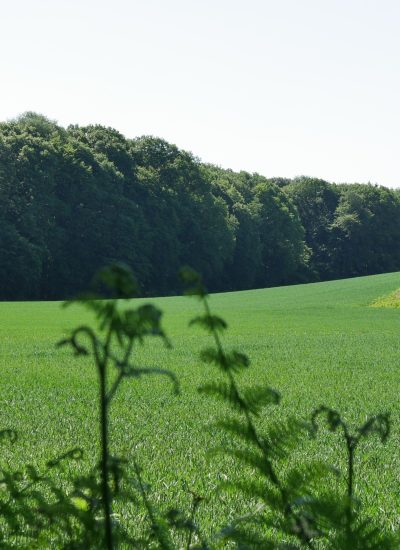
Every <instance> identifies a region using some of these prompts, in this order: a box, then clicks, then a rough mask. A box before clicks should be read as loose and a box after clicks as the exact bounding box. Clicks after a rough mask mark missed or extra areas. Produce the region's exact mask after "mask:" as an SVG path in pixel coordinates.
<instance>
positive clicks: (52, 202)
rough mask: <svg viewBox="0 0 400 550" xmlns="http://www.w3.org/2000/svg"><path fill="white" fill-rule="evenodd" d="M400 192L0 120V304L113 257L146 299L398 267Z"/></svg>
mask: <svg viewBox="0 0 400 550" xmlns="http://www.w3.org/2000/svg"><path fill="white" fill-rule="evenodd" d="M399 240H400V194H399V192H398V191H395V190H390V189H387V188H384V187H379V186H376V185H371V184H352V185H343V184H342V185H335V184H330V183H328V182H326V181H323V180H320V179H315V178H308V177H300V178H295V179H294V180H290V179H288V178H272V179H267V178H264V177H263V176H261V175H259V174H250V173H247V172H239V173H236V172H233V171H232V170H225V169H222V168H219V167H217V166H213V165H208V164H203V163H201V162H200V161H199V160H198V159H197V158H196V157H194V156H193V155H192V154H191V153H189V152H187V151H183V150H180V149H178V148H177V147H176V146H175V145H172V144H170V143H168V142H166V141H165V140H162V139H159V138H155V137H151V136H144V137H139V138H136V139H126V138H125V137H124V136H123V135H122V134H120V133H119V132H118V131H117V130H114V129H112V128H105V127H103V126H99V125H93V126H86V127H79V126H70V127H68V128H67V129H64V128H62V127H60V126H58V125H57V124H56V123H55V122H53V121H51V120H48V119H47V118H46V117H44V116H42V115H38V114H36V113H26V114H24V115H22V116H21V117H19V118H17V119H15V120H13V121H10V122H6V123H2V124H0V299H3V300H4V299H6V300H15V299H59V298H60V299H61V298H67V297H69V296H71V295H73V294H76V293H78V292H80V291H82V290H83V289H85V288H87V286H88V285H89V282H90V279H91V277H92V275H93V273H94V272H95V271H96V270H98V269H99V268H100V267H102V266H104V265H106V264H109V263H111V262H115V261H119V262H124V263H126V264H128V265H129V266H130V267H131V268H132V269H133V270H134V272H135V273H136V276H137V278H138V281H139V284H140V286H141V289H142V292H143V293H144V294H173V293H176V292H179V284H178V278H177V273H178V271H179V269H180V267H181V266H182V265H190V266H192V267H193V268H194V269H196V270H197V271H200V272H201V273H202V274H203V276H204V280H205V281H206V284H207V286H208V287H209V289H210V290H236V289H248V288H253V287H256V286H259V287H261V286H272V285H280V284H290V283H296V282H300V281H301V282H305V281H313V280H323V279H327V278H337V277H347V276H355V275H366V274H372V273H380V272H385V271H395V270H399V269H400V246H399Z"/></svg>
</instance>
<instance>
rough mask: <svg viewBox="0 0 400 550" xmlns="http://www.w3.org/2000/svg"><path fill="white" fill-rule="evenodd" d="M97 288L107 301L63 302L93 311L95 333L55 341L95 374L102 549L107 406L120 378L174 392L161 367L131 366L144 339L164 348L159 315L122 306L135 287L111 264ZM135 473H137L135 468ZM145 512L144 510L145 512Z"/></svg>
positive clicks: (107, 513)
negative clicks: (160, 383)
mask: <svg viewBox="0 0 400 550" xmlns="http://www.w3.org/2000/svg"><path fill="white" fill-rule="evenodd" d="M96 282H97V284H99V285H100V286H101V287H105V289H106V291H107V293H108V296H109V299H107V300H104V294H99V293H97V294H96V293H93V294H90V295H84V296H82V297H80V298H79V299H77V300H73V301H72V302H67V305H68V304H71V303H76V302H78V303H79V304H81V305H83V306H84V307H86V308H88V309H89V310H90V311H92V312H94V314H95V316H96V318H97V321H98V327H97V328H98V331H97V332H96V331H95V330H94V329H93V328H91V327H90V326H87V325H82V326H80V327H77V328H76V329H74V330H73V332H72V334H71V336H70V337H69V338H67V339H65V340H63V341H61V342H60V345H66V344H69V345H71V346H72V348H73V350H74V352H75V354H76V355H88V354H89V353H90V354H91V355H92V356H93V359H94V361H95V365H96V368H97V372H98V374H99V401H100V419H99V420H100V440H101V459H100V471H101V493H102V507H103V512H104V530H105V547H106V548H107V549H109V550H111V549H112V548H113V547H114V542H113V528H112V519H111V516H112V492H111V490H110V476H111V474H112V470H113V465H114V466H115V465H117V464H118V459H116V458H115V457H113V456H112V455H111V454H110V449H109V447H110V442H109V428H108V424H109V407H110V404H111V401H112V399H113V397H114V395H115V393H116V391H117V390H118V387H119V386H120V384H121V382H122V381H123V380H124V379H125V378H140V377H141V376H143V375H148V374H162V375H165V376H167V377H169V378H170V379H171V380H172V382H173V384H174V389H175V391H176V392H178V391H179V385H178V381H177V379H176V377H175V375H174V374H173V373H172V372H171V371H169V370H166V369H161V368H154V367H141V366H137V365H135V364H134V363H133V362H132V354H133V351H134V346H135V344H137V343H139V344H140V343H143V341H144V339H145V338H147V337H150V336H152V337H154V336H155V337H159V338H161V339H162V340H163V341H164V343H165V344H166V345H167V346H170V343H169V341H168V339H167V337H166V335H165V333H164V331H163V329H162V327H161V317H162V312H161V311H160V310H159V309H158V308H156V307H155V306H153V305H151V304H145V305H140V306H138V307H137V308H131V307H129V308H127V307H126V306H125V304H124V301H126V300H129V299H132V298H134V297H136V296H137V286H136V283H135V281H134V279H133V277H132V274H131V272H130V271H129V270H128V269H127V268H125V267H124V266H122V265H113V266H111V267H109V268H105V269H103V270H102V271H100V272H99V274H98V275H97V278H96ZM111 367H114V370H115V378H114V380H113V382H112V383H111V385H107V382H108V380H109V373H108V371H109V369H110V368H111ZM136 471H137V473H138V469H136ZM148 511H149V513H150V510H148Z"/></svg>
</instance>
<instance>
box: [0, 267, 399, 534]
mask: <svg viewBox="0 0 400 550" xmlns="http://www.w3.org/2000/svg"><path fill="white" fill-rule="evenodd" d="M399 287H400V273H392V274H385V275H377V276H370V277H364V278H356V279H348V280H343V281H333V282H326V283H316V284H308V285H299V286H292V287H283V288H272V289H266V290H254V291H245V292H236V293H226V294H217V295H213V296H212V298H211V306H212V309H213V311H214V312H216V313H218V314H220V315H221V316H222V317H224V318H225V319H226V320H227V321H228V324H229V330H228V332H227V336H226V338H225V343H226V345H227V346H232V345H233V346H235V347H237V348H239V349H240V350H242V351H245V352H246V353H247V354H248V355H249V356H250V358H251V360H252V367H251V369H250V370H249V371H247V372H246V374H245V379H244V380H243V383H244V382H245V383H258V382H259V383H267V384H269V385H271V386H272V387H274V388H276V389H277V390H279V391H280V392H281V394H282V396H283V400H282V404H281V405H280V406H279V407H274V408H270V409H266V411H265V414H264V416H263V417H262V418H261V419H260V424H261V425H262V424H265V425H268V422H269V420H270V418H274V419H276V418H279V417H286V416H288V415H290V414H295V415H296V416H299V417H307V416H309V415H310V413H311V412H312V410H313V409H314V408H315V407H317V406H318V405H320V404H325V405H328V406H330V407H333V408H336V409H338V410H339V411H341V413H342V414H343V415H344V417H345V418H346V419H347V420H348V421H351V422H354V424H355V425H358V424H360V423H362V422H363V421H364V420H365V419H366V416H367V415H368V414H373V413H378V412H384V411H390V413H391V416H392V422H393V428H392V433H391V436H390V439H389V441H388V443H387V444H386V445H385V446H384V447H382V446H381V445H380V443H378V441H377V440H375V439H370V440H368V442H367V443H366V444H365V446H364V453H363V458H362V461H360V460H357V469H358V476H357V479H356V491H357V492H359V493H362V494H363V495H364V502H365V506H366V510H367V512H369V513H370V514H371V515H373V516H375V517H379V522H380V524H381V525H383V526H384V527H385V528H386V529H398V528H399V527H400V525H399V523H400V519H399V501H398V493H399V490H398V489H399V479H400V456H399V451H398V449H399V443H400V404H399V389H400V383H399V367H400V341H399V332H400V331H399V329H400V314H399V310H398V309H391V308H381V309H380V308H372V307H369V304H370V303H371V302H372V301H373V300H375V299H376V298H378V297H380V296H382V295H385V294H388V293H390V292H393V291H394V290H395V289H397V288H399ZM154 302H155V303H157V305H159V306H160V307H161V308H162V309H163V310H164V311H165V319H164V326H165V329H166V331H167V333H168V335H169V336H170V338H171V340H172V343H173V349H172V350H167V349H165V348H164V347H163V346H162V345H159V344H153V343H152V345H151V346H149V347H145V348H143V349H140V350H139V351H138V355H137V359H138V361H139V360H140V361H141V362H142V363H143V364H146V365H149V366H150V365H158V366H163V367H167V368H170V369H171V370H173V371H174V372H175V373H176V374H177V375H178V377H179V379H180V382H181V386H182V394H181V396H179V397H176V396H174V395H173V394H172V392H171V388H170V385H169V382H168V381H166V380H164V379H161V378H155V377H152V378H148V379H143V380H142V381H127V382H126V383H124V386H123V387H122V389H121V391H120V393H119V394H118V396H117V397H116V400H115V402H114V403H113V408H112V442H113V449H112V450H113V451H114V452H115V453H118V454H125V455H127V456H129V454H130V453H132V452H136V455H137V458H138V460H139V462H140V463H141V465H142V466H143V469H144V472H145V478H146V480H147V481H148V482H149V483H150V484H151V485H152V487H153V492H152V494H153V498H154V500H155V501H156V502H158V503H160V504H163V503H168V502H170V501H174V502H175V505H176V504H178V505H180V506H182V507H187V506H188V504H189V497H188V495H187V490H186V488H187V487H188V488H192V489H196V490H197V491H198V492H200V493H201V494H203V495H204V496H206V497H207V498H208V499H209V500H208V503H207V506H204V507H203V509H202V510H200V518H201V522H202V524H203V526H205V528H206V529H208V528H211V526H214V527H216V526H218V525H219V524H221V522H222V521H223V518H224V517H225V518H226V517H228V516H229V515H231V514H233V513H235V512H236V511H237V510H238V509H240V508H241V507H242V506H243V503H242V502H241V501H240V499H239V498H235V497H234V496H230V497H229V498H228V497H227V496H224V495H217V494H216V488H217V486H218V483H219V482H220V481H221V480H225V479H230V478H232V477H234V476H236V475H237V472H236V470H235V468H234V466H233V464H232V463H231V462H230V461H229V459H227V458H212V459H210V458H209V456H208V455H207V449H210V448H212V447H214V446H215V445H217V444H221V443H222V444H223V445H229V441H228V438H227V436H226V435H221V434H220V433H219V432H216V431H215V430H213V429H205V427H206V426H207V425H208V424H210V422H212V421H213V420H214V419H216V418H218V416H219V415H220V414H221V413H223V407H222V406H221V404H220V403H217V402H214V401H212V400H210V399H209V398H207V397H204V396H201V395H199V394H198V393H197V391H196V388H197V386H198V385H200V384H201V383H202V382H204V381H205V380H207V379H209V378H210V377H214V370H213V369H212V367H206V366H204V365H203V364H202V363H201V362H200V361H199V359H198V352H199V350H200V349H201V347H202V346H204V345H206V344H207V343H208V338H207V337H206V336H205V335H204V334H203V333H201V332H199V331H198V330H197V329H193V328H191V329H189V328H188V327H187V324H188V321H189V319H190V318H191V317H193V316H194V315H195V314H196V312H197V309H198V304H197V302H196V301H195V300H193V299H190V298H184V297H176V298H160V299H157V300H154ZM85 320H88V317H87V314H86V313H85V312H82V311H81V310H80V309H77V308H75V307H73V308H72V307H71V308H69V309H66V310H65V309H62V308H61V307H60V304H59V303H55V302H47V303H44V302H42V303H1V304H0V332H1V340H0V341H1V347H0V363H1V385H0V404H1V406H0V427H2V428H3V427H4V428H6V427H7V428H14V429H16V430H17V431H18V433H19V439H18V441H17V442H16V443H15V444H14V445H5V446H3V448H2V461H3V463H4V462H5V463H6V464H9V465H10V466H11V467H19V466H21V465H23V464H25V463H27V462H32V463H34V464H37V465H39V466H41V465H44V464H45V462H46V461H47V460H48V459H50V458H52V457H54V456H55V455H57V454H59V453H61V452H64V451H66V450H68V449H69V448H71V447H74V446H80V447H82V448H83V449H84V450H85V456H86V459H85V461H84V462H83V463H82V464H80V465H79V468H81V469H82V470H85V469H87V468H88V467H89V465H93V464H94V462H95V459H96V453H97V450H98V449H97V448H96V446H94V444H93V441H95V440H96V439H97V435H98V434H97V429H98V428H97V424H96V415H97V401H96V397H97V378H96V373H95V371H94V367H93V366H92V365H91V363H90V360H89V359H76V358H74V357H72V355H71V352H70V350H67V349H65V350H64V349H61V350H60V349H56V347H55V343H56V342H57V340H59V339H60V338H61V337H62V336H63V335H65V334H66V331H67V330H68V329H69V328H71V327H73V326H76V325H77V324H78V323H81V322H82V321H85ZM316 457H320V458H321V459H323V460H326V461H327V462H329V463H332V464H333V465H336V466H338V467H339V468H340V467H342V466H343V458H344V453H343V449H342V446H341V445H340V444H339V440H338V438H337V437H336V436H335V435H332V434H329V433H327V432H323V434H321V435H320V436H319V438H318V439H317V440H316V441H308V440H307V441H304V443H303V444H302V445H301V447H300V448H299V449H298V450H297V451H296V454H295V455H294V456H293V459H292V460H293V462H296V461H299V460H304V459H306V458H310V459H312V458H316ZM241 511H242V512H243V509H242V510H241ZM130 513H133V512H130V511H129V509H127V510H126V511H125V512H124V514H127V515H129V514H130ZM127 519H128V520H129V518H127Z"/></svg>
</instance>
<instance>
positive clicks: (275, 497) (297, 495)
mask: <svg viewBox="0 0 400 550" xmlns="http://www.w3.org/2000/svg"><path fill="white" fill-rule="evenodd" d="M182 279H183V281H184V282H185V284H186V286H187V290H186V294H188V295H194V296H197V297H198V298H199V299H200V301H201V303H202V305H203V309H204V313H203V314H202V315H200V316H197V317H195V318H194V319H193V320H192V321H191V323H190V324H191V325H197V326H200V327H201V328H202V329H204V330H205V331H207V332H208V333H209V334H210V335H211V337H212V339H213V341H214V346H213V347H209V348H205V349H203V350H202V352H201V359H202V361H203V362H204V363H207V364H212V365H214V366H216V367H217V368H218V370H219V371H220V373H222V376H223V379H222V381H219V382H210V383H207V384H204V385H202V386H201V387H200V388H199V391H200V392H201V393H204V394H206V395H209V396H212V397H214V398H218V399H221V400H222V401H223V402H225V403H226V404H227V405H228V407H229V408H230V410H231V411H232V413H231V415H230V416H229V417H228V418H226V417H225V418H224V419H222V420H220V421H218V422H217V426H218V427H219V428H220V429H222V430H224V431H225V432H228V433H229V434H230V435H231V436H232V437H233V440H236V441H238V442H240V445H236V446H234V445H233V446H232V448H230V449H219V450H218V452H222V453H225V454H227V455H229V456H230V457H233V458H234V460H236V461H237V462H238V463H239V464H240V466H241V467H242V469H241V470H240V471H241V472H248V474H247V475H246V474H245V473H242V476H241V477H242V479H241V480H240V481H236V482H232V483H231V487H230V488H231V489H233V490H234V491H236V492H241V493H242V494H243V495H244V497H245V498H247V499H248V501H249V502H251V501H254V499H255V498H257V499H258V500H259V502H260V503H261V506H257V507H256V508H255V510H253V511H251V510H250V512H249V513H246V514H244V515H243V516H242V517H240V518H237V519H236V520H234V521H232V522H231V523H230V524H229V525H228V526H227V527H225V528H224V529H223V530H222V531H220V533H219V534H218V537H217V538H219V539H222V540H226V541H229V540H230V541H233V542H234V543H235V544H236V545H237V547H238V548H297V547H299V546H300V547H308V548H321V547H322V548H332V549H333V548H343V549H349V550H350V549H354V548H358V549H360V550H361V549H366V548H369V549H376V550H378V548H381V549H383V548H387V549H391V548H394V547H395V545H396V544H398V542H399V541H398V538H397V537H395V536H393V537H392V536H390V535H386V534H382V533H381V531H380V530H379V529H378V528H376V527H374V526H373V525H372V524H371V522H370V521H367V520H366V519H365V518H364V519H363V517H362V514H361V509H360V506H359V505H357V506H356V501H355V497H354V476H355V468H354V456H355V451H356V449H357V448H358V447H359V444H360V442H361V440H363V439H365V438H367V437H368V436H370V435H373V434H377V435H378V436H379V438H380V439H381V441H382V442H383V443H384V442H385V441H386V439H387V437H388V435H389V418H388V415H386V414H383V415H377V416H374V417H371V418H370V419H368V420H367V421H366V422H365V424H364V425H363V426H361V427H360V428H359V429H358V430H357V431H356V433H355V434H351V433H350V429H349V427H348V426H347V424H346V423H345V422H344V421H343V420H342V418H341V417H340V415H339V414H338V413H337V412H336V411H333V410H331V409H329V408H327V407H324V406H322V407H319V408H318V409H316V410H315V411H314V413H313V414H312V418H311V423H305V422H301V421H298V420H296V419H293V418H290V419H288V421H286V422H278V423H272V422H271V423H270V427H269V428H268V430H267V431H266V432H262V431H261V430H260V429H259V428H258V426H257V418H258V417H259V416H260V415H261V413H262V412H263V410H264V408H265V407H266V406H270V405H277V404H279V401H280V396H279V394H278V393H277V392H276V391H275V390H274V389H272V388H270V387H269V386H267V385H265V386H260V385H257V386H256V387H253V388H245V389H243V388H241V387H240V385H239V383H238V379H237V374H238V373H239V372H241V371H243V370H246V369H247V368H248V367H249V365H250V361H249V359H248V357H247V356H246V355H245V354H243V353H241V352H238V351H235V350H233V351H226V350H225V348H224V346H223V343H222V338H221V336H222V334H223V333H224V331H225V330H226V329H227V324H226V322H225V321H224V320H223V319H222V318H220V317H218V316H216V315H214V314H213V313H212V312H211V309H210V305H209V297H208V294H207V291H206V289H205V287H204V285H203V283H202V281H201V278H200V277H199V275H198V274H197V273H195V272H194V271H192V270H190V269H185V270H183V271H182ZM320 416H325V417H326V419H327V423H328V427H329V429H330V430H331V431H337V430H338V429H339V428H340V429H341V430H342V433H343V437H344V441H345V443H346V449H347V455H348V462H347V474H346V476H345V477H346V480H347V492H346V494H345V495H344V496H342V495H340V494H339V495H338V494H334V493H332V492H331V491H329V490H328V489H327V487H328V486H329V480H328V476H332V475H335V476H337V475H339V474H338V472H335V470H334V469H333V468H331V467H329V466H327V465H325V464H323V463H320V462H314V463H311V464H309V463H307V464H303V465H301V466H300V467H297V468H293V469H289V471H288V472H286V473H285V474H284V475H283V474H282V469H280V468H279V463H280V462H281V461H282V459H285V460H286V461H287V460H288V457H289V453H290V451H291V450H292V449H293V448H294V447H295V445H296V443H297V442H298V441H299V439H300V438H304V437H305V436H306V435H315V434H316V432H317V429H318V425H317V419H318V418H319V417H320ZM321 545H322V546H321Z"/></svg>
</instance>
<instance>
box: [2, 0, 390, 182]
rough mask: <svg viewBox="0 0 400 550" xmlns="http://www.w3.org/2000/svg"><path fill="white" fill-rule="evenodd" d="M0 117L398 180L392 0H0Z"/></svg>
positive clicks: (256, 163)
mask: <svg viewBox="0 0 400 550" xmlns="http://www.w3.org/2000/svg"><path fill="white" fill-rule="evenodd" d="M0 8H1V9H0V25H1V27H0V31H1V32H0V47H1V52H2V55H1V60H0V67H1V73H0V74H1V86H0V120H6V119H9V118H12V117H15V116H17V115H18V114H20V113H22V112H24V111H27V110H34V111H38V112H41V113H43V114H45V115H46V116H48V117H50V118H54V119H56V120H57V121H58V122H59V123H60V124H62V125H68V124H70V123H78V124H88V123H101V124H104V125H107V126H113V127H115V128H117V129H118V130H120V131H121V132H122V133H124V134H125V135H126V136H128V137H134V136H137V135H142V134H152V135H156V136H160V137H163V138H165V139H167V140H168V141H171V142H173V143H176V144H177V145H178V146H179V147H182V148H185V149H188V150H190V151H192V152H193V153H194V154H195V155H197V156H199V157H200V158H201V159H202V160H204V161H206V162H213V163H216V164H219V165H221V166H223V167H227V168H228V167H229V168H233V169H235V170H240V169H243V170H248V171H250V172H254V171H257V172H259V173H261V174H264V175H266V176H287V177H292V176H295V175H300V174H307V175H313V176H318V177H322V178H325V179H328V180H330V181H337V182H340V181H347V182H351V181H360V182H365V181H371V182H374V183H375V182H376V183H380V184H383V185H388V186H391V187H400V173H399V157H400V154H399V153H400V137H399V133H400V0H247V1H237V0H214V1H210V0H201V1H200V0H199V1H194V0H164V1H162V0H143V1H135V0H113V1H111V0H108V1H107V2H106V1H103V0H80V1H78V0H0Z"/></svg>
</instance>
